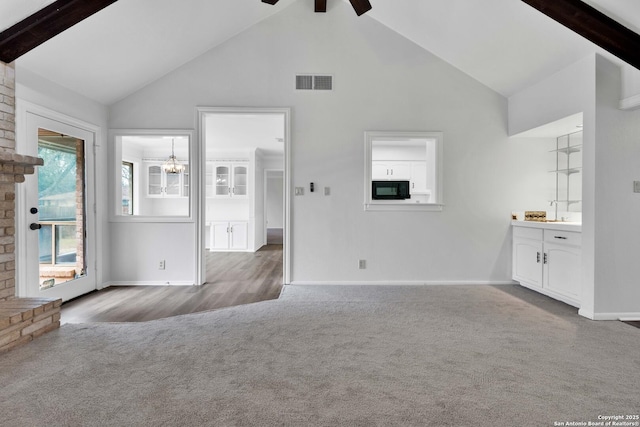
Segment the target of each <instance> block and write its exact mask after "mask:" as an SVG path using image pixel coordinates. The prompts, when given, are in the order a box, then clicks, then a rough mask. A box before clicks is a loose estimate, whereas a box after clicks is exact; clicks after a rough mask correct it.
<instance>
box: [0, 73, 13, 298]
mask: <svg viewBox="0 0 640 427" xmlns="http://www.w3.org/2000/svg"><path fill="white" fill-rule="evenodd" d="M15 75H16V73H15V69H14V67H13V64H4V63H2V62H0V152H1V153H3V154H10V153H15V149H16V141H15V139H16V134H15V131H16V113H15V111H16V110H15V105H16V102H15V99H16V98H15V87H16V86H15V81H16V78H15ZM4 167H5V165H3V170H4ZM15 197H16V195H15V183H14V181H13V179H12V177H11V176H9V175H4V174H3V175H0V300H4V299H7V298H11V297H13V296H14V295H15V288H16V283H15V268H16V262H15V261H16V259H15V238H14V235H15V221H14V217H15Z"/></svg>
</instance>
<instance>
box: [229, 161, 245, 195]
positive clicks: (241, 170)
mask: <svg viewBox="0 0 640 427" xmlns="http://www.w3.org/2000/svg"><path fill="white" fill-rule="evenodd" d="M248 171H249V169H248V168H247V166H245V165H235V166H233V190H232V196H233V197H243V196H246V195H247V194H248V187H247V183H248V182H249V179H248V178H249V177H248Z"/></svg>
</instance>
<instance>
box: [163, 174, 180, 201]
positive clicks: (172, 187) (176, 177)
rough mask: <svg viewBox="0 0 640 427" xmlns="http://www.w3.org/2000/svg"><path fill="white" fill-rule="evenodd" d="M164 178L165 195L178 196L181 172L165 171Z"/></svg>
mask: <svg viewBox="0 0 640 427" xmlns="http://www.w3.org/2000/svg"><path fill="white" fill-rule="evenodd" d="M164 179H165V187H164V188H165V197H180V196H182V174H180V173H166V174H164Z"/></svg>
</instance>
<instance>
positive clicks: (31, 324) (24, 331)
mask: <svg viewBox="0 0 640 427" xmlns="http://www.w3.org/2000/svg"><path fill="white" fill-rule="evenodd" d="M15 132H16V126H15V68H14V65H13V64H5V63H2V62H0V352H1V351H5V350H9V349H11V348H13V347H15V346H17V345H20V344H22V343H26V342H29V341H31V340H32V339H34V338H36V337H38V336H40V335H42V334H44V333H46V332H49V331H51V330H53V329H56V328H58V327H60V305H61V303H62V301H61V300H59V299H58V300H55V299H46V298H16V274H15V273H16V256H15V234H16V233H15V231H16V229H15V212H16V211H15V198H16V184H19V183H21V182H24V180H25V178H24V176H25V175H29V174H33V173H34V168H35V167H36V166H40V165H42V164H43V161H42V159H40V158H37V157H31V156H23V155H20V154H17V153H16V133H15Z"/></svg>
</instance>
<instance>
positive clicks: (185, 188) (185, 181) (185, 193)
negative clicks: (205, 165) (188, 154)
mask: <svg viewBox="0 0 640 427" xmlns="http://www.w3.org/2000/svg"><path fill="white" fill-rule="evenodd" d="M190 177H191V174H190V172H189V165H184V172H182V194H180V196H181V197H189V186H190V185H191V181H190V180H189V179H190Z"/></svg>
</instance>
